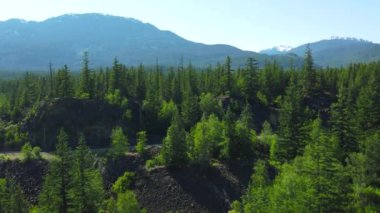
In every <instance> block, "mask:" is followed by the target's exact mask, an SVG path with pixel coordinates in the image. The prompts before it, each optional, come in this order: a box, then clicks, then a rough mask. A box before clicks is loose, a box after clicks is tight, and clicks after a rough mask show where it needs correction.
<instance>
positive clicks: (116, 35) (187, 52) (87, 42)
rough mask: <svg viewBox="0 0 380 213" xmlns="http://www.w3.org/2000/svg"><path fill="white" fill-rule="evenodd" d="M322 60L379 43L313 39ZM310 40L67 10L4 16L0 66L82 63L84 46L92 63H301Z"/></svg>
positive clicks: (362, 58) (358, 54)
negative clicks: (226, 35) (272, 44)
mask: <svg viewBox="0 0 380 213" xmlns="http://www.w3.org/2000/svg"><path fill="white" fill-rule="evenodd" d="M309 46H310V48H311V49H312V52H313V56H314V59H315V63H316V64H318V65H319V66H342V65H347V64H349V63H351V62H368V61H373V60H380V44H375V43H372V42H368V41H363V40H353V39H332V40H322V41H319V42H314V43H310V44H309ZM305 48H306V44H305V45H301V46H299V47H295V48H290V47H288V46H282V47H278V48H272V49H271V50H266V51H261V52H259V53H256V52H253V51H243V50H241V49H238V48H236V47H233V46H230V45H225V44H216V45H206V44H202V43H197V42H193V41H189V40H186V39H184V38H182V37H180V36H178V35H176V34H175V33H173V32H170V31H165V30H160V29H158V28H157V27H155V26H153V25H151V24H149V23H143V22H141V21H139V20H136V19H132V18H124V17H118V16H111V15H103V14H95V13H89V14H66V15H62V16H58V17H54V18H50V19H47V20H45V21H41V22H35V21H25V20H21V19H10V20H7V21H0V70H10V71H12V70H47V69H48V65H49V63H52V64H53V66H54V67H61V66H63V65H64V64H67V65H68V66H69V68H70V69H72V70H78V69H80V67H81V63H82V55H83V52H85V51H87V52H88V53H89V59H90V65H91V66H92V67H105V66H111V65H112V62H113V60H114V58H115V57H116V58H117V59H118V60H119V61H120V62H122V63H125V64H127V65H133V66H136V65H139V64H141V63H142V64H144V65H148V66H150V65H155V64H157V63H158V64H160V65H167V66H177V65H178V64H179V63H180V62H181V61H183V62H184V63H189V62H191V63H192V65H194V66H197V67H206V66H209V65H212V66H215V65H216V64H217V63H223V62H224V60H225V58H226V57H227V56H230V57H231V58H232V62H233V66H235V67H236V66H244V64H245V61H246V59H247V58H248V57H253V58H255V59H256V60H257V61H258V62H259V65H260V66H262V65H264V64H265V62H268V61H273V60H276V61H277V62H278V63H279V64H281V65H282V66H284V67H288V66H290V64H292V65H293V66H296V67H300V66H302V63H303V59H302V57H303V54H304V51H305Z"/></svg>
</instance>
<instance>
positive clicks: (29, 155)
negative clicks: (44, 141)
mask: <svg viewBox="0 0 380 213" xmlns="http://www.w3.org/2000/svg"><path fill="white" fill-rule="evenodd" d="M21 153H22V157H23V160H24V161H29V160H32V159H41V148H40V147H38V146H35V147H32V145H30V143H29V142H28V143H26V144H24V145H23V146H22V147H21Z"/></svg>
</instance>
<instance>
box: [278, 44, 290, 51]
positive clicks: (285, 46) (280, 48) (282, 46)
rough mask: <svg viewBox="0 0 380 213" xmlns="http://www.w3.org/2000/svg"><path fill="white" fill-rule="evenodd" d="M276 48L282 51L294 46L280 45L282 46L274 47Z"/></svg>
mask: <svg viewBox="0 0 380 213" xmlns="http://www.w3.org/2000/svg"><path fill="white" fill-rule="evenodd" d="M274 49H276V50H277V51H280V52H287V51H289V50H291V49H292V47H291V46H289V45H280V46H277V47H274Z"/></svg>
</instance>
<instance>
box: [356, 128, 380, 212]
mask: <svg viewBox="0 0 380 213" xmlns="http://www.w3.org/2000/svg"><path fill="white" fill-rule="evenodd" d="M379 151H380V135H379V134H373V135H370V136H368V137H367V138H366V139H364V140H363V141H362V142H361V150H360V152H359V153H353V154H351V156H350V166H349V169H350V173H351V176H352V178H353V187H352V188H353V194H352V197H353V201H354V202H353V210H355V211H356V212H378V211H380V206H379V205H378V203H379V202H378V201H379V199H380V188H379V183H380V175H379V174H380V169H379V166H378V165H379V163H380V157H379V155H378V153H379Z"/></svg>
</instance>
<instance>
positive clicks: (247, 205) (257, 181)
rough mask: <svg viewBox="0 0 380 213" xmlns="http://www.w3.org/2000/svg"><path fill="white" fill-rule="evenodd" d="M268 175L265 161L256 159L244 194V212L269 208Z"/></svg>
mask: <svg viewBox="0 0 380 213" xmlns="http://www.w3.org/2000/svg"><path fill="white" fill-rule="evenodd" d="M269 186H270V182H269V176H268V172H267V166H266V162H264V161H261V160H260V161H257V162H256V165H255V168H254V173H253V175H252V177H251V182H250V184H249V187H248V190H247V193H246V195H245V196H244V197H243V205H244V212H255V211H257V212H267V211H268V209H269Z"/></svg>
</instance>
